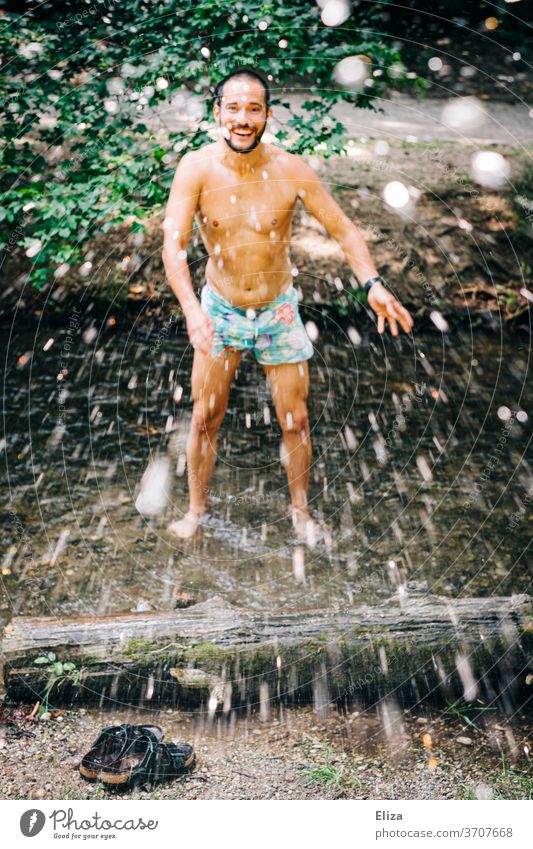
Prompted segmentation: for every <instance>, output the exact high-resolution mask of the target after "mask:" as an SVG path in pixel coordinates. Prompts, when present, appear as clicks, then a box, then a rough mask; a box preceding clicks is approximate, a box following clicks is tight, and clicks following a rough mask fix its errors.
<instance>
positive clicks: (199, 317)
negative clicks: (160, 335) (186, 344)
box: [185, 303, 215, 354]
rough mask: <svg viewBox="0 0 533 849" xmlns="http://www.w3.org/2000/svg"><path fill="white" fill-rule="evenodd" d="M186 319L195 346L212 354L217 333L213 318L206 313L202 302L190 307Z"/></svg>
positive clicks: (205, 352)
mask: <svg viewBox="0 0 533 849" xmlns="http://www.w3.org/2000/svg"><path fill="white" fill-rule="evenodd" d="M185 321H186V322H187V333H188V334H189V341H190V343H191V345H192V346H193V348H197V349H198V350H200V351H203V353H204V354H210V353H211V348H212V347H213V338H214V333H215V328H214V325H213V320H212V319H211V318H209V316H208V315H206V314H205V312H204V311H203V309H202V307H201V306H200V304H198V303H197V304H195V306H193V307H189V309H188V310H187V312H186V313H185Z"/></svg>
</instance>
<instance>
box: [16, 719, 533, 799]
mask: <svg viewBox="0 0 533 849" xmlns="http://www.w3.org/2000/svg"><path fill="white" fill-rule="evenodd" d="M30 710H31V708H27V709H21V708H17V709H15V713H13V711H11V710H9V709H8V708H4V709H2V710H1V714H0V723H2V724H1V725H0V764H1V778H0V797H1V798H3V799H108V798H117V796H120V797H121V798H129V799H454V798H455V799H476V798H496V799H500V798H507V799H527V798H533V773H532V770H531V759H530V757H529V754H528V752H530V751H531V737H532V731H533V722H532V721H531V718H528V717H525V716H519V715H515V716H514V717H513V718H512V720H510V721H509V720H507V719H505V718H502V717H499V718H497V716H496V714H495V713H490V714H489V713H485V714H483V715H482V716H481V717H480V718H479V719H476V724H477V726H478V727H477V728H472V727H470V726H468V725H467V724H465V723H464V722H463V721H462V720H461V719H460V718H456V717H450V716H446V715H444V714H443V713H442V712H440V711H436V710H432V711H427V710H424V711H423V712H422V711H418V712H417V713H413V712H406V711H404V712H403V713H402V712H401V711H399V710H397V709H395V710H394V709H392V710H388V711H386V712H385V713H384V712H383V710H382V711H381V712H380V714H379V715H378V714H377V713H376V712H375V711H361V712H357V711H355V712H353V713H351V714H342V715H339V714H338V713H337V712H336V711H335V710H332V711H331V712H330V714H329V716H328V717H327V718H319V717H318V716H317V715H316V714H315V713H314V712H313V711H312V709H311V708H299V709H290V710H287V709H279V708H276V711H278V712H277V714H276V716H274V714H273V716H272V718H270V719H269V720H268V721H267V722H260V721H259V719H258V718H257V717H255V716H248V717H246V716H243V717H237V716H236V715H235V714H232V716H231V717H230V718H229V720H228V719H227V718H226V717H221V718H220V719H218V718H217V720H216V721H213V720H211V721H208V720H207V719H206V718H205V716H203V715H201V714H198V713H197V714H194V715H191V714H185V713H183V712H180V711H177V710H167V711H163V712H161V713H153V712H152V713H149V714H148V713H146V712H144V713H141V712H137V711H135V712H133V711H123V712H114V713H109V712H106V713H103V712H102V711H97V710H79V711H68V712H65V713H63V714H61V715H60V716H58V717H56V718H54V719H50V720H48V721H44V722H43V721H34V720H29V719H28V718H27V714H28V713H29V711H30ZM126 721H127V722H133V723H140V722H151V723H157V724H159V725H161V726H162V727H163V728H164V730H165V739H166V740H169V741H170V740H174V741H177V742H178V741H188V742H192V743H194V745H195V749H196V755H197V765H196V769H195V770H194V771H193V772H192V773H190V774H188V775H185V776H183V777H180V778H178V779H176V780H174V781H172V782H167V783H165V784H159V785H157V786H153V787H152V786H150V785H147V786H145V787H143V788H133V789H131V788H127V789H123V790H121V791H117V790H108V789H107V788H106V787H104V786H103V785H102V784H101V783H98V782H96V783H91V782H87V781H84V780H83V779H82V778H81V776H80V774H79V772H78V764H79V761H80V758H81V756H82V755H83V754H84V753H85V751H86V750H87V749H88V748H89V747H90V744H91V742H92V741H93V740H94V739H95V737H96V736H97V735H98V733H99V731H100V730H101V728H102V727H104V726H106V725H111V724H116V723H121V722H126ZM17 729H18V732H19V733H20V731H24V732H28V733H30V734H32V735H34V736H15V734H14V732H16V731H17Z"/></svg>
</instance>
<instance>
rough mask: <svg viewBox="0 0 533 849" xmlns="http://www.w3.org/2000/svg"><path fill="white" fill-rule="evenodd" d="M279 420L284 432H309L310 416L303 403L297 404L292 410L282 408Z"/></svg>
mask: <svg viewBox="0 0 533 849" xmlns="http://www.w3.org/2000/svg"><path fill="white" fill-rule="evenodd" d="M278 421H279V424H280V427H281V430H282V431H283V433H299V434H302V433H304V434H307V433H308V432H309V418H308V415H307V409H306V407H305V405H303V404H295V406H294V407H293V408H292V410H280V412H279V413H278Z"/></svg>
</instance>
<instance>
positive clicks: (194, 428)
mask: <svg viewBox="0 0 533 849" xmlns="http://www.w3.org/2000/svg"><path fill="white" fill-rule="evenodd" d="M240 357H241V354H240V352H239V351H229V352H228V353H227V356H225V357H224V358H219V357H211V356H210V355H209V354H205V353H203V352H202V351H200V350H196V351H195V352H194V360H193V367H192V378H191V382H192V396H193V401H194V406H193V412H192V419H191V426H190V430H189V435H188V437H187V474H188V481H189V510H188V512H187V513H186V514H185V516H184V517H183V519H180V520H179V521H178V522H173V523H172V524H171V525H170V527H169V531H171V532H172V533H174V534H176V536H178V537H180V538H182V539H186V538H188V537H191V536H192V535H193V534H194V532H195V530H196V528H197V527H198V523H199V521H200V517H201V515H202V513H204V512H205V505H206V501H207V494H208V492H209V483H210V481H211V474H212V472H213V466H214V464H215V460H216V445H217V433H218V429H219V427H220V425H221V424H222V420H223V418H224V416H225V414H226V410H227V407H228V398H229V391H230V388H231V383H232V380H233V378H234V376H235V371H236V369H237V366H238V365H239V360H240Z"/></svg>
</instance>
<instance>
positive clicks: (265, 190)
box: [196, 142, 298, 309]
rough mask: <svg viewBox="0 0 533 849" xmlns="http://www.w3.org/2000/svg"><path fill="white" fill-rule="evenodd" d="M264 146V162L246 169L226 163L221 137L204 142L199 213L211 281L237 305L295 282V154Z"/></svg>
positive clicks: (264, 299) (261, 302)
mask: <svg viewBox="0 0 533 849" xmlns="http://www.w3.org/2000/svg"><path fill="white" fill-rule="evenodd" d="M222 144H224V142H222ZM261 150H262V153H263V151H264V155H263V157H262V160H261V164H260V165H259V166H257V167H254V169H253V171H252V170H251V169H250V172H249V173H246V174H244V175H243V174H238V173H236V172H235V171H233V170H232V169H230V168H228V167H226V166H225V165H224V163H223V161H222V157H221V154H220V151H221V148H220V146H219V144H218V143H214V144H213V145H208V146H207V147H205V148H203V149H202V154H203V156H202V163H203V164H202V189H201V193H200V197H199V202H198V211H197V214H196V220H197V222H198V226H199V228H200V232H201V235H202V240H203V243H204V245H205V248H206V251H207V253H208V254H209V260H208V263H207V267H206V280H207V282H208V283H209V284H210V286H212V288H213V289H214V290H215V291H216V292H218V293H219V294H220V295H222V297H224V298H226V300H228V301H230V302H231V303H232V304H234V306H237V307H252V308H256V309H257V308H259V309H260V308H261V307H264V306H265V305H266V304H268V303H269V302H270V301H272V300H274V298H276V297H277V296H278V295H280V294H281V293H282V292H284V291H285V290H286V289H288V287H289V286H290V284H291V282H292V274H291V268H292V266H291V262H290V256H289V245H290V236H291V224H292V216H293V213H294V207H295V204H296V200H297V198H298V186H297V184H296V182H295V181H294V180H293V181H291V178H290V165H291V158H292V157H291V156H290V154H287V153H285V151H282V150H279V149H277V148H274V147H272V146H271V145H267V144H261ZM243 155H245V154H243Z"/></svg>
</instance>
